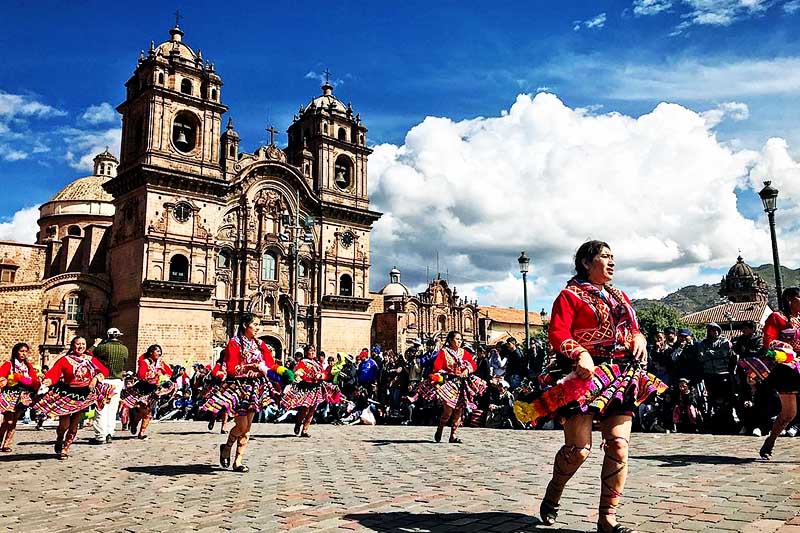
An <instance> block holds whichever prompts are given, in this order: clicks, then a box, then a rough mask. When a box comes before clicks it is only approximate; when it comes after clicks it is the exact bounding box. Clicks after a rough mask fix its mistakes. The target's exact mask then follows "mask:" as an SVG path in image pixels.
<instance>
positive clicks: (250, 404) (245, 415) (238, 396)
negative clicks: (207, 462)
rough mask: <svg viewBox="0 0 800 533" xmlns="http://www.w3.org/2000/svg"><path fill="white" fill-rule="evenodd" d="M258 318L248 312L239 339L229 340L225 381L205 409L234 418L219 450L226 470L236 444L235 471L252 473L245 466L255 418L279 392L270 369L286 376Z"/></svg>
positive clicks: (240, 325)
mask: <svg viewBox="0 0 800 533" xmlns="http://www.w3.org/2000/svg"><path fill="white" fill-rule="evenodd" d="M258 326H259V322H258V318H257V317H256V316H255V315H253V314H251V313H246V314H245V315H244V316H242V319H241V320H240V321H239V329H238V331H237V334H236V336H234V337H233V338H231V340H230V341H228V347H227V348H226V349H225V352H224V354H223V358H224V359H223V363H222V371H223V372H224V375H225V380H224V381H223V383H222V384H221V385H220V386H218V387H217V388H216V389H214V391H213V392H212V393H211V395H210V397H209V399H208V401H207V402H206V403H205V404H203V407H202V408H201V409H202V410H204V411H209V412H210V413H211V415H212V416H215V415H216V414H217V413H219V412H220V411H222V410H223V409H224V410H225V411H226V412H228V413H230V414H232V415H233V416H234V426H233V428H232V429H231V430H230V433H228V441H227V442H226V443H225V444H221V445H220V447H219V464H220V466H222V467H223V468H228V467H229V466H230V465H231V451H232V450H233V445H234V443H235V444H236V457H235V458H234V460H233V470H234V472H248V471H249V470H250V469H249V468H248V467H247V466H246V465H245V464H243V460H244V452H245V449H246V448H247V441H248V439H249V437H250V427H251V426H252V425H253V416H254V415H255V414H256V413H258V412H261V411H262V410H263V409H264V408H265V407H267V406H268V405H269V404H271V403H273V402H274V399H273V396H274V395H275V389H274V388H273V386H272V383H271V382H270V380H269V378H268V377H267V373H268V372H269V371H270V370H273V371H275V372H277V373H278V374H283V373H285V372H286V369H285V368H283V367H279V366H278V365H277V364H275V359H274V358H273V356H272V352H271V351H270V349H269V348H268V347H267V345H266V344H265V343H264V341H262V340H260V339H258V338H257V337H256V332H257V331H258Z"/></svg>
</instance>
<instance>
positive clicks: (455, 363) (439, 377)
mask: <svg viewBox="0 0 800 533" xmlns="http://www.w3.org/2000/svg"><path fill="white" fill-rule="evenodd" d="M461 342H462V337H461V333H459V332H457V331H451V332H450V333H448V334H447V337H446V338H445V341H444V347H443V348H442V349H441V350H439V353H438V354H437V355H436V358H435V359H434V360H433V373H432V374H431V375H430V376H428V378H427V379H424V380H423V381H422V383H420V385H419V388H418V389H417V393H418V394H419V395H420V396H422V397H423V398H425V399H426V400H435V401H438V402H439V403H440V404H441V406H442V414H441V416H440V417H439V427H437V428H436V434H435V435H434V436H433V439H434V440H435V441H436V442H441V440H442V433H443V432H444V426H445V425H447V423H448V421H450V419H451V418H452V422H451V424H450V442H452V443H454V444H461V442H462V441H461V439H460V438H458V437H457V436H456V432H457V431H458V428H459V427H460V426H461V421H462V418H463V416H464V411H465V410H466V409H467V408H469V409H475V408H476V405H475V398H476V397H478V396H480V395H481V394H483V392H484V391H485V390H486V382H485V381H483V380H482V379H481V378H479V377H477V376H475V375H474V372H475V370H476V369H477V366H476V364H475V360H474V359H473V358H472V354H471V353H470V352H469V351H468V350H465V349H464V348H462V347H461Z"/></svg>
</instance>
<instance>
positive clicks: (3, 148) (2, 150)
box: [0, 144, 28, 162]
mask: <svg viewBox="0 0 800 533" xmlns="http://www.w3.org/2000/svg"><path fill="white" fill-rule="evenodd" d="M27 158H28V154H27V153H26V152H23V151H22V150H17V149H16V148H11V147H10V146H8V145H5V144H0V159H3V161H12V162H13V161H21V160H23V159H27Z"/></svg>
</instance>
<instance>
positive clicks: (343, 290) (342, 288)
mask: <svg viewBox="0 0 800 533" xmlns="http://www.w3.org/2000/svg"><path fill="white" fill-rule="evenodd" d="M339 296H353V278H351V277H350V274H342V276H341V277H340V278H339Z"/></svg>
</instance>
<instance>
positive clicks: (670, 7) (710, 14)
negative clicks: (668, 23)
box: [633, 0, 796, 35]
mask: <svg viewBox="0 0 800 533" xmlns="http://www.w3.org/2000/svg"><path fill="white" fill-rule="evenodd" d="M795 1H796V0H791V1H790V2H788V4H793V3H794V2H795ZM776 3H779V2H776V1H775V0H634V2H633V12H634V14H635V15H638V16H650V15H657V14H659V13H662V12H665V11H675V12H677V13H678V14H680V17H681V19H683V21H682V22H681V23H680V24H678V25H677V26H676V28H675V30H674V31H673V32H672V35H678V34H680V33H682V32H683V30H685V29H687V28H689V27H691V26H730V25H731V24H733V23H734V22H737V21H740V20H743V19H746V18H748V17H753V16H760V15H763V14H764V13H765V12H766V11H767V9H769V8H770V7H771V6H772V5H774V4H776ZM791 9H792V7H789V8H788V9H787V8H786V7H785V6H784V10H786V11H787V12H791Z"/></svg>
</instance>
